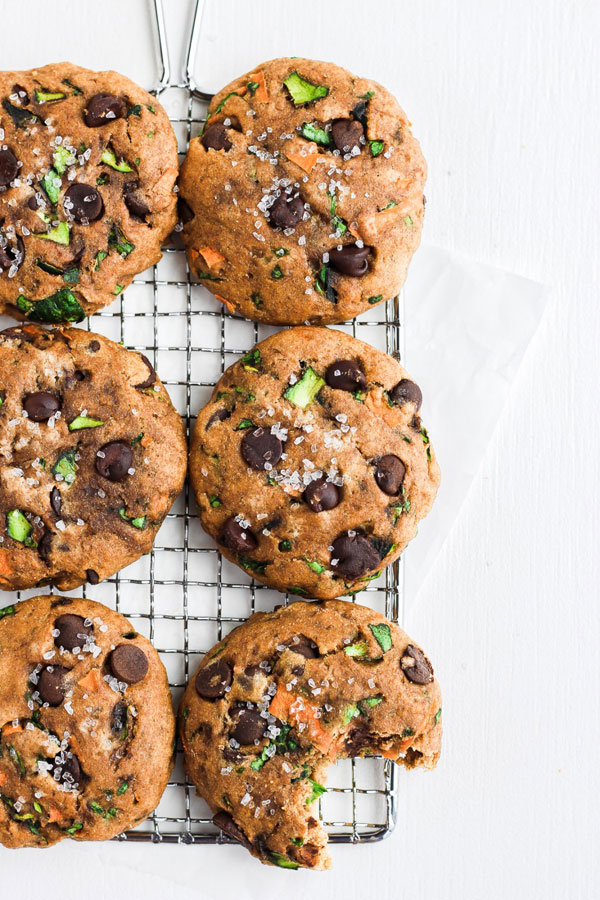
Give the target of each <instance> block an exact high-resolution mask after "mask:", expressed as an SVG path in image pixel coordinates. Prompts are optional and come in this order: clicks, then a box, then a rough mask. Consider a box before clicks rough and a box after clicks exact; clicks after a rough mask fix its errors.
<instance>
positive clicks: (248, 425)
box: [233, 419, 254, 431]
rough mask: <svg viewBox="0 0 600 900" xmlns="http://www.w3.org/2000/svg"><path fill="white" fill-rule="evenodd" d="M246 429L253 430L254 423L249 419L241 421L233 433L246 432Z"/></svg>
mask: <svg viewBox="0 0 600 900" xmlns="http://www.w3.org/2000/svg"><path fill="white" fill-rule="evenodd" d="M248 428H254V422H252V421H251V420H250V419H241V420H240V423H239V425H236V426H235V428H234V429H233V430H234V431H246V430H247V429H248Z"/></svg>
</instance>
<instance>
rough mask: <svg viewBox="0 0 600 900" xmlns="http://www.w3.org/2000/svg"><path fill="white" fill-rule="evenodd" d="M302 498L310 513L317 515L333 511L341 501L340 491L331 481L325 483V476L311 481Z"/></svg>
mask: <svg viewBox="0 0 600 900" xmlns="http://www.w3.org/2000/svg"><path fill="white" fill-rule="evenodd" d="M303 496H304V499H305V500H306V502H307V503H308V505H309V506H310V508H311V509H312V511H313V512H317V513H319V512H323V510H325V509H333V508H334V506H337V505H338V503H339V502H340V500H341V499H342V497H341V494H340V489H339V488H338V487H337V485H335V484H333V482H332V481H327V478H326V477H325V475H323V476H322V477H321V478H317V479H316V480H315V481H311V483H310V484H309V485H308V486H307V487H306V489H305V491H304V495H303Z"/></svg>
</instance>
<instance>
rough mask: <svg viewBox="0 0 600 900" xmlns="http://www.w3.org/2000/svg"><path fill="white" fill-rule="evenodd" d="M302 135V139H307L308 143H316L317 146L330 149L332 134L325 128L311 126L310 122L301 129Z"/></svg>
mask: <svg viewBox="0 0 600 900" xmlns="http://www.w3.org/2000/svg"><path fill="white" fill-rule="evenodd" d="M300 134H301V135H302V137H304V138H306V140H307V141H314V142H315V144H320V145H321V147H329V146H330V144H331V135H330V133H329V132H328V131H325V129H324V128H318V127H317V126H316V125H311V124H310V123H309V122H305V123H304V125H303V126H302V128H301V129H300Z"/></svg>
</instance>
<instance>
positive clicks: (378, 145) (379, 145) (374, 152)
mask: <svg viewBox="0 0 600 900" xmlns="http://www.w3.org/2000/svg"><path fill="white" fill-rule="evenodd" d="M369 147H370V148H371V156H379V154H380V153H382V152H383V141H369Z"/></svg>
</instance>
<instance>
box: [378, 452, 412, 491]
mask: <svg viewBox="0 0 600 900" xmlns="http://www.w3.org/2000/svg"><path fill="white" fill-rule="evenodd" d="M405 475H406V466H405V465H404V463H403V462H402V460H401V459H398V457H397V456H394V454H393V453H386V455H385V456H382V457H381V459H379V460H378V461H377V465H376V467H375V481H376V482H377V487H378V488H379V489H380V490H382V491H383V492H384V494H389V495H390V496H391V497H395V496H396V494H399V493H400V488H401V487H402V482H403V481H404V476H405Z"/></svg>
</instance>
